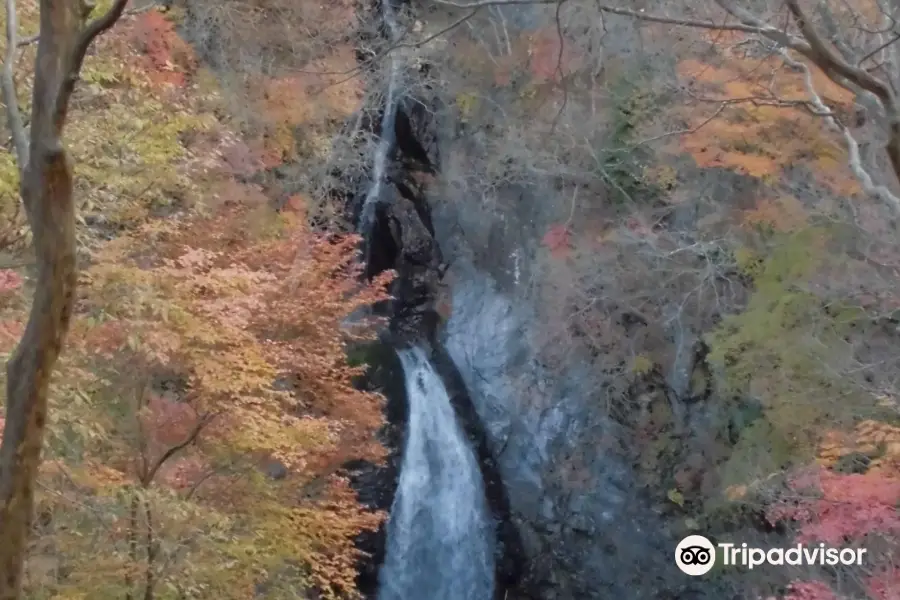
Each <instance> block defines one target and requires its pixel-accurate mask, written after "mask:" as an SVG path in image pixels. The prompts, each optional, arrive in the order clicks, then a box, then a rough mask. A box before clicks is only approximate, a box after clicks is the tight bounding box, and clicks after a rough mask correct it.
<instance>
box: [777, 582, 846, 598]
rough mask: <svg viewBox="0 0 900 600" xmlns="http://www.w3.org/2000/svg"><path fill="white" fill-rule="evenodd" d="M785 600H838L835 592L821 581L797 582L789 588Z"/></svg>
mask: <svg viewBox="0 0 900 600" xmlns="http://www.w3.org/2000/svg"><path fill="white" fill-rule="evenodd" d="M784 600H838V598H837V596H835V595H834V592H832V591H831V588H829V587H828V586H827V585H825V584H824V583H822V582H821V581H795V582H793V583H792V584H790V585H789V586H788V594H787V595H786V596H785V597H784Z"/></svg>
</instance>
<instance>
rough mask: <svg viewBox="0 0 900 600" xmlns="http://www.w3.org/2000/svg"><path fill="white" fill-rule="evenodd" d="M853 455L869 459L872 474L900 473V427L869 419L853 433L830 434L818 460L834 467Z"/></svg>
mask: <svg viewBox="0 0 900 600" xmlns="http://www.w3.org/2000/svg"><path fill="white" fill-rule="evenodd" d="M851 454H860V455H863V456H866V457H867V458H869V459H870V462H869V470H870V471H871V470H875V471H879V470H891V471H892V472H900V427H896V426H893V425H890V424H888V423H885V422H882V421H874V420H871V419H868V420H865V421H862V422H860V423H858V424H857V425H856V427H855V428H854V430H853V431H852V432H851V433H843V432H840V431H829V432H826V433H825V435H823V436H822V441H821V442H820V444H819V449H818V455H817V459H818V462H819V464H821V465H824V466H828V467H833V466H834V465H835V464H837V462H838V461H839V460H841V458H843V457H845V456H848V455H851Z"/></svg>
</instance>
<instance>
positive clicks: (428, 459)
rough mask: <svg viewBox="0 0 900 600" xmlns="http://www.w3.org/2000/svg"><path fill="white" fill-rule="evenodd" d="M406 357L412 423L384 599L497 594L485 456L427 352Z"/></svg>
mask: <svg viewBox="0 0 900 600" xmlns="http://www.w3.org/2000/svg"><path fill="white" fill-rule="evenodd" d="M399 356H400V361H401V362H402V364H403V372H404V375H405V377H406V389H407V395H408V398H409V423H408V432H407V439H406V447H405V449H404V453H403V464H402V466H401V471H400V482H399V486H398V488H397V495H396V497H395V498H394V504H393V507H392V508H391V516H390V521H389V522H388V527H387V556H386V559H385V563H384V565H383V566H382V568H381V573H380V588H379V592H378V600H490V599H491V597H492V596H493V591H494V557H493V548H494V533H493V526H492V523H491V519H490V518H489V516H488V515H489V513H488V510H487V506H486V501H485V495H484V485H483V482H482V479H481V471H480V470H479V467H478V462H477V461H476V459H475V455H474V453H473V452H472V449H471V448H470V447H469V444H468V440H467V439H466V437H465V436H464V435H463V432H462V430H461V428H460V426H459V424H458V423H457V421H456V414H455V413H454V411H453V407H452V406H451V404H450V398H449V396H448V395H447V390H446V389H445V387H444V383H443V381H442V380H441V378H440V376H439V375H438V374H437V372H435V370H434V367H433V366H432V365H431V363H430V362H429V360H428V357H427V356H426V355H425V352H424V351H423V350H422V349H421V348H413V349H410V350H401V351H400V352H399Z"/></svg>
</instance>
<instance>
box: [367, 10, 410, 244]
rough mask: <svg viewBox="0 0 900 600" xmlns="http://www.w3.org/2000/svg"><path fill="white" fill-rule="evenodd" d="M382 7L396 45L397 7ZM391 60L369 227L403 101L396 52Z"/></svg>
mask: <svg viewBox="0 0 900 600" xmlns="http://www.w3.org/2000/svg"><path fill="white" fill-rule="evenodd" d="M382 5H383V8H382V15H383V18H384V22H385V24H386V25H387V29H388V34H389V38H390V42H391V43H396V42H397V41H399V39H400V27H399V25H398V24H397V19H396V17H395V15H394V8H393V7H392V6H391V2H390V0H383V1H382ZM388 60H389V61H390V69H389V75H388V88H387V95H386V96H385V99H384V114H383V115H382V117H381V137H380V139H379V140H378V146H377V147H376V148H375V160H374V161H373V164H372V186H371V187H370V188H369V192H368V193H367V194H366V198H365V200H364V201H363V210H362V221H361V223H362V224H363V225H365V226H366V228H367V227H368V226H369V225H371V223H372V219H373V218H374V216H375V206H376V205H377V204H378V201H379V196H380V195H381V190H382V188H383V182H384V172H385V169H386V168H387V163H388V156H389V154H390V152H391V148H392V147H393V145H394V124H395V121H396V119H397V104H398V103H399V101H400V94H399V93H398V88H399V87H400V80H401V70H402V69H401V65H400V58H399V57H398V56H397V53H396V52H390V53H389V54H388Z"/></svg>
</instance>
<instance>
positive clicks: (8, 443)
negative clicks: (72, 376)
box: [0, 0, 127, 600]
mask: <svg viewBox="0 0 900 600" xmlns="http://www.w3.org/2000/svg"><path fill="white" fill-rule="evenodd" d="M126 3H127V0H116V1H115V3H114V4H113V7H112V8H111V9H110V10H109V12H107V13H106V14H105V15H103V16H102V17H100V18H99V19H96V20H94V21H93V22H91V23H89V24H87V25H85V21H86V19H87V17H88V16H89V12H90V8H89V6H88V4H87V3H86V2H84V1H83V0H82V1H77V0H41V3H40V37H39V41H38V51H37V58H36V59H35V69H34V88H33V92H32V104H31V106H32V111H31V131H30V132H29V133H30V135H29V138H30V139H29V144H28V148H27V150H28V163H27V164H26V165H22V164H20V165H19V169H20V173H21V185H20V193H21V195H22V201H23V203H24V205H25V211H26V213H27V214H28V221H29V224H30V225H31V230H32V235H33V239H34V251H35V256H36V262H37V281H36V287H35V292H34V298H33V302H32V306H31V313H30V315H29V317H28V324H27V325H26V327H25V333H24V334H23V336H22V339H21V340H20V341H19V345H18V347H17V348H16V351H15V353H14V354H13V357H12V358H11V359H10V361H9V363H8V364H7V367H6V371H7V389H6V425H5V427H4V429H3V443H2V445H0V600H18V599H19V598H20V597H21V594H22V578H23V571H24V564H25V556H26V550H27V543H28V533H29V530H30V529H31V521H32V508H33V505H34V484H35V480H36V479H37V475H38V468H39V467H40V461H41V448H42V446H43V441H44V429H45V427H46V424H47V394H48V391H49V387H50V377H51V375H52V373H53V368H54V366H55V364H56V361H57V359H58V358H59V353H60V350H61V349H62V344H63V341H64V339H65V337H66V333H67V332H68V329H69V322H70V320H71V318H72V307H73V303H74V297H75V284H76V280H77V276H76V271H75V206H74V200H73V197H72V193H73V187H72V165H71V162H70V159H69V156H68V154H67V152H66V150H65V148H64V146H63V143H62V133H63V126H64V125H65V121H66V114H67V111H68V106H69V99H70V97H71V94H72V90H73V88H74V86H75V81H76V80H77V78H78V73H79V72H80V71H81V65H82V63H83V61H84V56H85V53H86V52H87V49H88V46H90V44H91V42H92V41H93V40H94V38H96V37H97V36H98V35H99V34H100V33H102V32H103V31H105V30H107V29H109V27H111V26H112V25H113V23H115V22H116V21H117V20H118V18H119V17H120V16H121V15H122V12H123V11H124V9H125V4H126ZM7 13H8V18H10V19H11V20H12V19H14V15H15V4H14V0H7ZM10 29H12V30H14V27H11V28H10ZM7 36H8V38H9V39H8V42H12V43H14V42H15V39H14V38H15V31H12V32H11V33H8V34H7ZM3 85H4V97H5V98H6V99H7V103H10V102H15V97H16V96H15V93H14V90H12V89H10V87H11V86H12V83H10V81H9V78H6V80H5V81H4V82H3ZM10 127H12V128H13V129H14V131H13V132H12V134H13V137H14V138H16V139H24V135H25V133H24V131H21V130H15V129H16V127H17V126H16V124H14V123H13V122H12V121H10ZM23 145H24V144H23ZM19 160H21V156H20V157H19Z"/></svg>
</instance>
